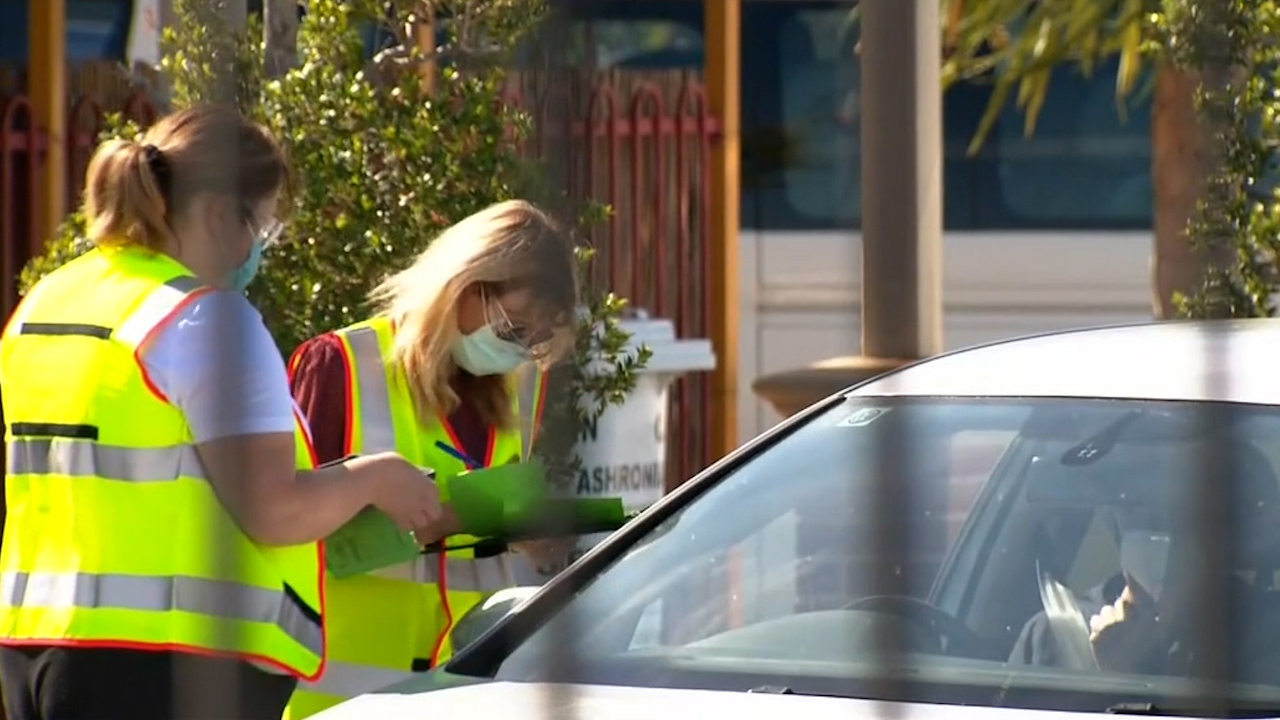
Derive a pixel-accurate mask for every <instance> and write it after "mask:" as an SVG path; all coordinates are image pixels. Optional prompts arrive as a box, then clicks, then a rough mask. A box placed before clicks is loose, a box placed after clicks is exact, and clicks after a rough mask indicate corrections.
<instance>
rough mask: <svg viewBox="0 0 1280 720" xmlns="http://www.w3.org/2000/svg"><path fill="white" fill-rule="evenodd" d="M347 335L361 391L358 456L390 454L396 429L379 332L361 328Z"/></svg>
mask: <svg viewBox="0 0 1280 720" xmlns="http://www.w3.org/2000/svg"><path fill="white" fill-rule="evenodd" d="M346 335H347V342H348V343H350V344H351V354H352V356H353V358H354V360H355V365H356V367H355V372H356V384H357V385H359V388H360V393H359V395H360V400H359V402H360V454H362V455H369V454H372V453H376V452H392V451H394V450H395V449H396V429H395V422H394V421H393V419H392V416H391V395H390V393H389V391H388V390H387V372H386V370H385V368H384V363H383V360H382V350H381V349H380V348H379V347H378V332H377V331H376V330H374V329H373V328H370V327H362V328H357V329H355V330H351V331H349V332H347V333H346Z"/></svg>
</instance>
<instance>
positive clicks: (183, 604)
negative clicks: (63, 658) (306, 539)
mask: <svg viewBox="0 0 1280 720" xmlns="http://www.w3.org/2000/svg"><path fill="white" fill-rule="evenodd" d="M0 604H3V605H8V606H12V607H21V608H25V609H54V608H59V609H60V608H73V607H74V608H102V609H116V610H136V611H142V612H147V611H151V612H170V611H180V612H190V613H196V614H199V615H205V616H208V617H214V618H220V619H226V620H240V621H246V622H259V623H268V624H272V625H275V626H276V627H278V628H280V630H281V631H283V632H284V633H285V634H286V635H288V636H289V637H291V638H293V640H294V641H296V642H297V643H298V644H300V645H302V646H303V647H305V648H307V649H308V650H310V651H311V652H313V653H315V654H316V655H320V654H321V653H322V652H323V650H324V642H323V640H322V637H321V631H320V625H319V624H318V623H316V622H314V621H312V620H311V619H310V618H309V617H308V616H307V614H306V613H305V612H304V611H303V610H302V609H301V608H300V607H298V605H297V604H296V602H295V601H294V600H293V599H292V598H290V597H289V596H288V595H287V594H286V593H285V592H283V591H280V590H268V589H267V588H260V587H252V586H248V585H241V584H239V583H234V582H228V581H220V580H208V579H204V578H196V577H148V576H145V575H121V574H102V575H93V574H89V573H44V572H33V573H23V572H5V573H0Z"/></svg>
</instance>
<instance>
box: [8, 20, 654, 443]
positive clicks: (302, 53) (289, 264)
mask: <svg viewBox="0 0 1280 720" xmlns="http://www.w3.org/2000/svg"><path fill="white" fill-rule="evenodd" d="M225 1H226V0H178V2H177V7H176V16H177V22H176V23H175V25H174V26H173V27H171V28H167V29H166V31H165V34H164V43H163V45H164V46H163V55H164V58H163V61H162V63H161V67H162V70H163V71H164V75H165V78H166V80H167V82H168V83H169V91H170V93H171V99H172V103H173V106H174V107H175V108H181V107H185V106H189V105H191V104H193V103H199V102H208V101H228V100H233V101H234V102H236V103H237V104H238V105H239V107H240V108H241V109H242V111H244V112H245V113H246V114H248V115H250V116H252V117H254V118H255V119H257V120H259V121H260V122H263V123H264V124H265V125H267V126H268V127H269V128H271V129H272V130H273V131H274V132H275V133H276V135H277V136H278V137H280V138H281V139H282V141H283V143H284V145H285V147H286V150H287V152H288V153H289V156H290V158H291V160H292V162H293V164H294V166H295V168H296V170H297V174H298V179H297V182H296V183H295V187H294V196H293V204H292V208H290V210H291V216H290V218H289V220H290V224H289V231H288V233H287V234H286V236H285V237H284V238H283V239H282V241H281V243H280V244H278V245H277V246H275V247H273V248H272V249H271V250H270V251H269V254H268V256H267V258H266V262H265V263H264V265H263V268H262V271H261V272H260V273H259V275H258V276H257V278H256V279H255V280H254V282H253V284H252V286H251V287H250V288H249V295H250V297H251V299H252V300H253V302H254V303H255V305H257V307H258V308H259V309H260V310H261V312H262V314H263V317H264V318H265V320H266V322H267V326H268V327H269V328H270V329H271V331H272V333H273V334H274V336H275V338H276V341H277V343H278V344H279V346H280V348H281V350H282V352H284V353H289V352H291V351H292V350H293V348H295V347H296V346H297V345H298V344H299V343H300V342H301V341H303V340H305V339H306V338H308V337H311V336H313V335H316V334H318V333H322V332H325V331H329V330H333V329H336V328H339V327H342V326H344V325H347V324H349V323H352V322H356V321H358V320H360V319H363V318H364V317H366V315H367V313H368V308H367V305H366V301H365V295H366V293H367V291H368V290H369V289H370V288H371V287H373V286H374V285H375V284H376V283H377V282H378V281H379V280H380V279H381V278H382V277H384V276H385V275H386V274H387V273H389V272H392V271H394V270H398V269H400V268H402V267H404V266H406V265H407V264H409V263H410V262H411V261H412V259H413V258H414V257H415V256H416V255H417V254H418V253H419V252H420V251H421V250H422V249H423V248H424V247H425V246H426V245H427V244H428V243H429V242H430V241H431V240H432V238H433V237H434V236H435V235H436V234H437V233H439V232H440V231H441V230H443V229H444V228H446V227H448V226H449V225H451V224H452V223H454V222H456V221H458V220H460V219H462V218H463V217H465V216H467V215H469V214H471V213H473V212H476V211H478V210H480V209H482V208H484V207H486V206H488V205H490V204H492V203H494V202H497V201H500V200H504V199H508V198H512V197H526V198H529V199H531V200H534V201H535V202H543V203H544V204H550V205H553V206H555V207H557V208H560V209H569V210H570V212H571V213H572V214H573V215H574V216H576V217H578V218H580V219H581V220H582V222H583V226H584V227H585V226H586V225H589V224H590V222H591V221H593V220H595V219H598V218H599V217H600V213H601V212H602V211H603V209H602V208H598V207H587V208H581V207H576V206H575V205H574V204H573V203H570V202H568V201H567V200H566V199H565V198H564V197H563V196H562V195H561V194H559V193H556V192H553V191H550V190H549V189H548V188H550V187H551V186H550V184H549V182H548V180H547V178H546V177H545V174H544V173H542V172H541V171H540V169H539V168H538V167H537V166H535V165H531V164H530V163H529V162H528V161H527V160H525V159H524V158H523V157H522V156H521V154H520V152H519V150H518V147H519V140H520V139H521V138H522V137H524V136H525V135H526V134H527V133H528V131H529V129H530V126H531V121H530V118H529V116H528V115H527V114H526V113H525V112H523V111H521V110H519V109H517V108H515V107H512V106H510V105H506V104H503V103H502V102H500V98H501V95H502V89H503V87H504V83H505V81H506V72H505V70H504V68H503V63H502V62H500V60H501V58H502V56H503V55H504V53H505V52H509V51H510V50H511V49H512V48H514V47H515V45H516V43H517V41H518V40H519V39H520V38H521V37H523V36H525V35H526V34H527V33H529V32H530V30H531V29H532V28H533V27H534V25H535V24H536V23H537V21H538V19H539V18H540V17H541V16H542V13H543V11H544V8H543V6H542V0H471V1H470V2H465V0H453V1H452V2H448V3H442V4H441V7H439V8H438V9H439V10H441V11H442V14H447V13H444V12H443V11H444V10H446V9H448V8H445V7H443V5H445V4H447V5H448V6H450V7H452V16H453V17H454V18H458V19H456V20H453V21H449V22H447V23H446V25H445V27H446V28H447V30H448V35H449V40H448V41H447V42H446V43H445V44H444V45H443V46H442V47H440V48H438V49H437V51H436V53H437V55H438V57H437V58H436V59H437V60H438V61H446V60H447V61H448V62H447V63H445V64H444V66H443V68H442V69H441V70H440V71H439V72H438V73H437V79H436V81H435V83H434V87H433V88H426V87H424V85H423V83H422V82H421V81H420V77H419V75H418V73H417V72H416V69H417V68H418V67H420V66H421V64H422V62H423V61H424V60H425V59H426V58H425V57H424V56H423V54H422V53H421V52H420V51H419V50H418V49H417V48H416V47H415V46H414V45H413V40H412V38H413V32H412V28H413V24H414V23H415V22H416V21H417V20H416V18H414V17H413V16H412V11H413V9H414V6H416V5H420V3H418V2H410V1H408V0H392V1H390V2H387V1H386V0H310V1H309V2H308V4H307V15H306V16H305V18H304V19H303V20H302V24H301V27H300V29H299V35H298V51H299V57H298V63H297V65H296V66H295V67H294V68H293V69H291V70H290V71H288V72H287V73H286V74H284V75H283V76H281V77H278V78H266V77H265V76H264V73H263V63H262V57H263V48H262V41H261V38H262V31H261V24H260V22H258V21H257V20H256V19H252V20H251V21H250V23H249V25H248V27H247V28H246V29H245V30H244V31H243V32H241V33H235V32H231V31H230V30H229V28H228V27H227V25H226V24H225V22H224V21H223V18H224V17H226V16H225V15H224V14H223V13H224V4H225ZM463 4H465V5H466V7H465V8H460V6H461V5H463ZM371 26H377V27H379V28H381V30H382V31H383V32H384V33H385V34H386V35H387V36H389V37H391V38H392V40H393V42H392V43H391V45H390V47H388V48H385V49H383V50H381V51H380V52H379V53H378V54H377V55H375V56H373V58H372V59H371V58H370V57H369V54H368V53H367V52H366V50H365V41H364V37H363V36H362V31H364V30H367V29H368V28H369V27H371ZM137 131H138V128H137V127H135V126H132V125H128V124H125V123H121V122H120V121H119V120H118V119H117V120H116V121H114V122H113V123H112V125H111V127H110V129H109V134H113V135H118V134H128V133H136V132H137ZM83 232H84V227H83V218H82V217H81V216H80V215H79V214H75V215H73V216H71V218H70V219H69V220H68V221H67V223H66V224H65V225H64V227H63V228H62V232H61V233H60V236H59V237H58V238H56V239H55V240H54V241H52V242H51V243H50V245H49V247H48V251H47V253H46V254H45V255H44V256H43V257H41V258H38V259H36V260H35V261H33V262H32V263H31V264H30V265H29V266H28V267H27V268H26V270H25V271H24V274H23V278H22V284H23V287H24V289H25V287H29V286H30V285H31V284H32V283H33V282H34V281H35V280H37V279H38V278H39V277H41V276H43V275H44V274H46V273H48V272H49V271H51V270H52V269H54V268H56V267H57V266H58V265H60V264H62V263H63V262H65V261H66V260H67V259H69V258H70V257H72V256H74V255H75V254H77V253H79V252H81V251H83V250H84V243H83V242H82V241H81V240H80V238H82V237H83ZM579 255H580V257H581V259H582V261H583V262H584V263H586V262H589V260H590V252H589V251H588V250H587V249H586V248H582V249H581V250H580V253H579ZM624 304H625V303H624V302H623V301H622V300H621V299H619V298H616V297H614V296H612V295H609V294H595V295H592V296H591V297H588V298H586V302H585V305H586V306H587V307H588V309H589V312H588V313H587V317H585V318H583V321H582V323H581V325H580V328H579V334H578V342H577V348H576V351H577V357H576V358H575V359H576V362H575V363H572V364H570V365H568V366H566V367H565V368H562V369H560V370H559V371H558V372H557V373H555V383H556V389H555V391H553V393H552V394H551V396H550V397H552V398H553V399H554V400H555V404H554V405H552V406H549V407H548V408H547V410H546V415H544V418H545V419H546V420H547V426H548V427H550V428H552V429H556V430H559V432H547V433H544V435H543V438H544V440H543V445H545V446H546V448H547V451H546V452H544V453H543V454H549V455H552V456H564V457H566V458H567V459H566V462H569V463H573V462H574V460H573V458H572V457H571V456H570V455H568V454H566V453H567V450H568V449H569V448H571V447H572V444H573V441H574V440H575V439H576V435H577V429H578V428H579V427H581V421H584V420H591V419H594V416H595V415H598V414H599V413H600V412H602V411H603V409H604V408H605V407H607V406H608V405H609V404H611V403H616V402H618V401H620V400H621V399H622V398H624V397H625V395H626V394H627V393H628V392H629V391H630V390H631V388H633V387H634V382H635V380H634V377H633V373H634V372H635V371H636V370H637V369H639V368H640V367H642V366H643V364H644V362H645V361H646V359H647V351H642V352H640V353H638V354H637V353H627V352H625V345H626V343H627V340H628V338H627V335H626V333H624V332H622V331H621V330H620V329H619V328H618V326H617V324H616V321H617V318H618V317H619V314H620V313H621V311H622V309H623V306H624ZM593 358H595V359H596V360H595V363H596V366H597V367H598V366H599V363H600V362H601V361H603V363H604V364H605V365H606V366H607V367H608V368H610V370H609V371H607V372H605V373H603V374H599V373H592V374H586V373H584V372H583V368H584V367H586V366H587V365H588V364H589V363H590V362H592V359H593ZM575 420H576V421H575Z"/></svg>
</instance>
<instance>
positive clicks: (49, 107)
mask: <svg viewBox="0 0 1280 720" xmlns="http://www.w3.org/2000/svg"><path fill="white" fill-rule="evenodd" d="M27 12H28V15H27V38H28V48H29V50H28V52H27V92H28V95H29V96H30V98H31V110H32V112H33V113H34V115H35V122H36V125H37V126H38V127H39V128H40V129H41V130H42V131H43V134H44V138H45V144H44V161H43V162H42V163H41V166H40V177H39V179H38V181H37V182H36V183H35V193H36V217H34V218H32V222H31V236H30V238H31V239H30V243H31V247H30V248H29V251H30V252H31V254H32V255H36V254H39V253H40V252H42V250H43V248H44V243H45V241H46V240H47V239H48V238H49V237H50V236H51V235H52V234H53V233H54V232H56V231H57V229H58V226H59V225H60V224H62V221H63V219H65V218H66V215H67V198H68V196H69V192H68V191H69V189H70V188H68V187H67V142H66V140H67V138H66V132H67V7H66V0H39V2H30V3H28V4H27Z"/></svg>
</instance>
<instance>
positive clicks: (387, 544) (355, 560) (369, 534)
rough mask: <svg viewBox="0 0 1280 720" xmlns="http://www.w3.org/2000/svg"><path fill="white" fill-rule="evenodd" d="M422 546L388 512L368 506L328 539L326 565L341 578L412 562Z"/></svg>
mask: <svg viewBox="0 0 1280 720" xmlns="http://www.w3.org/2000/svg"><path fill="white" fill-rule="evenodd" d="M421 552H422V548H420V547H418V543H417V542H415V541H414V539H413V536H412V535H411V534H409V533H408V532H405V531H404V530H401V529H400V528H399V527H397V526H396V524H395V523H394V522H392V521H391V518H389V517H387V515H386V513H384V512H382V511H381V510H378V509H377V508H374V507H367V508H365V509H364V510H361V511H360V512H359V513H357V514H356V516H355V517H353V518H351V520H349V521H347V524H345V525H343V526H342V527H340V528H338V529H337V530H335V531H334V532H333V534H332V535H330V536H329V537H327V538H325V541H324V565H325V568H327V569H328V570H329V573H330V574H332V575H333V576H334V577H337V578H345V577H351V576H352V575H359V574H361V573H367V572H371V571H373V570H381V569H382V568H385V567H391V566H392V565H399V564H400V563H404V562H409V561H410V560H413V559H414V558H416V557H418V554H419V553H421Z"/></svg>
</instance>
